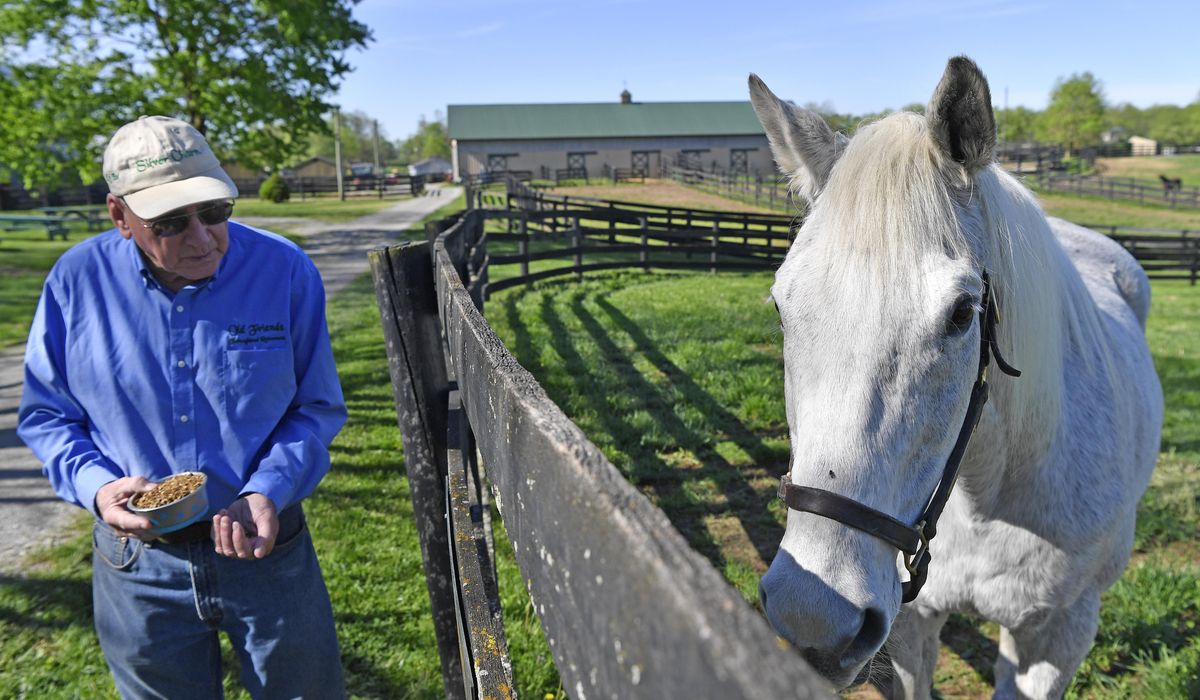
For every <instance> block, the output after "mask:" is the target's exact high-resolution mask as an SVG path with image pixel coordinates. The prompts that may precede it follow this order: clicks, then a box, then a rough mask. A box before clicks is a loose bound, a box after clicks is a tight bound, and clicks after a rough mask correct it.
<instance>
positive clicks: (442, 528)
mask: <svg viewBox="0 0 1200 700" xmlns="http://www.w3.org/2000/svg"><path fill="white" fill-rule="evenodd" d="M431 250H432V246H431V245H430V244H429V243H428V242H421V243H408V244H404V245H400V246H395V247H392V248H387V249H377V250H373V251H371V252H370V253H369V255H368V258H369V260H370V263H371V271H372V273H373V275H374V278H375V297H376V300H377V302H378V304H379V315H380V321H381V322H382V324H383V335H384V339H385V341H386V344H387V355H388V371H389V373H390V374H391V379H392V392H393V395H394V397H395V402H396V420H397V422H398V423H399V425H400V433H401V437H402V438H403V443H404V464H405V470H406V471H407V473H408V482H409V490H410V491H411V493H412V501H413V519H414V520H415V521H416V526H417V536H418V538H419V539H420V543H421V559H422V561H423V562H424V564H425V584H426V586H427V587H428V589H429V602H430V606H431V607H432V609H433V631H434V635H435V637H436V638H437V646H438V655H439V656H440V657H441V668H442V683H443V686H444V688H445V692H446V697H450V698H461V697H465V689H464V687H463V685H462V668H461V665H460V663H459V660H458V659H459V648H458V634H457V630H456V623H455V604H454V600H455V593H454V590H453V588H452V583H453V578H452V575H451V571H450V562H449V560H448V559H447V557H446V556H445V552H446V550H447V547H449V542H448V541H447V538H446V525H445V504H446V485H445V484H446V482H445V479H446V445H445V441H446V406H447V393H448V382H447V378H446V364H445V356H444V354H443V352H442V343H441V322H440V321H439V320H438V309H437V293H436V288H435V286H434V280H433V260H432V255H431Z"/></svg>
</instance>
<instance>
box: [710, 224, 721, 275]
mask: <svg viewBox="0 0 1200 700" xmlns="http://www.w3.org/2000/svg"><path fill="white" fill-rule="evenodd" d="M720 244H721V222H720V221H713V225H712V252H710V253H709V254H708V271H709V272H711V273H712V274H714V275H715V274H717V247H718V246H720Z"/></svg>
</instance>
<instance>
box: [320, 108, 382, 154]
mask: <svg viewBox="0 0 1200 700" xmlns="http://www.w3.org/2000/svg"><path fill="white" fill-rule="evenodd" d="M341 118H342V125H341V134H342V160H343V161H344V162H345V163H346V164H349V163H358V162H362V163H372V162H374V161H375V119H373V118H372V117H371V116H370V115H368V114H367V113H366V112H360V111H357V110H355V111H351V112H342V113H341ZM326 126H327V131H325V132H323V133H320V134H315V135H313V136H312V137H311V138H310V139H309V147H308V149H307V155H308V156H310V157H311V156H321V157H323V158H328V159H330V160H333V157H334V155H335V152H334V146H333V132H334V128H333V115H332V114H331V115H330V116H329V118H328V120H327V124H326ZM396 154H397V149H396V143H395V142H394V141H389V140H388V138H387V132H386V131H384V130H383V129H382V128H380V130H379V162H380V163H393V162H396V160H397V157H396Z"/></svg>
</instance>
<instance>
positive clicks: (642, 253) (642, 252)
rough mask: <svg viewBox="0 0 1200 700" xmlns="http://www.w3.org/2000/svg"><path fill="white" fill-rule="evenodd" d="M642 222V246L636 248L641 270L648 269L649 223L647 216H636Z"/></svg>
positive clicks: (647, 270)
mask: <svg viewBox="0 0 1200 700" xmlns="http://www.w3.org/2000/svg"><path fill="white" fill-rule="evenodd" d="M638 219H639V220H640V222H641V224H642V238H641V241H642V247H641V248H640V249H639V250H638V257H639V258H640V260H641V263H642V270H645V271H646V272H649V271H650V241H649V240H648V239H647V235H646V232H647V227H648V226H649V225H650V222H649V218H648V217H645V216H640V217H638Z"/></svg>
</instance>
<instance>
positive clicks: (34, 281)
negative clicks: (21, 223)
mask: <svg viewBox="0 0 1200 700" xmlns="http://www.w3.org/2000/svg"><path fill="white" fill-rule="evenodd" d="M67 235H68V239H67V240H65V241H64V240H62V239H60V238H55V239H54V240H53V241H51V240H48V239H47V237H46V232H45V231H44V230H43V229H40V228H29V229H19V230H16V231H5V230H0V348H3V347H7V346H9V345H13V344H15V343H22V342H25V339H26V337H28V335H29V324H30V322H31V321H32V320H33V312H34V310H35V309H36V308H37V302H38V298H39V297H41V295H42V283H43V282H45V280H46V273H48V272H50V268H51V267H53V266H54V261H55V260H58V257H59V256H60V255H62V254H63V252H64V251H66V250H67V249H68V248H70V247H71V246H73V245H75V244H76V243H79V242H80V241H83V240H86V239H88V238H91V237H92V236H94V235H95V232H93V231H88V230H87V227H86V225H84V224H82V223H72V224H70V231H69V233H68V234H67Z"/></svg>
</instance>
